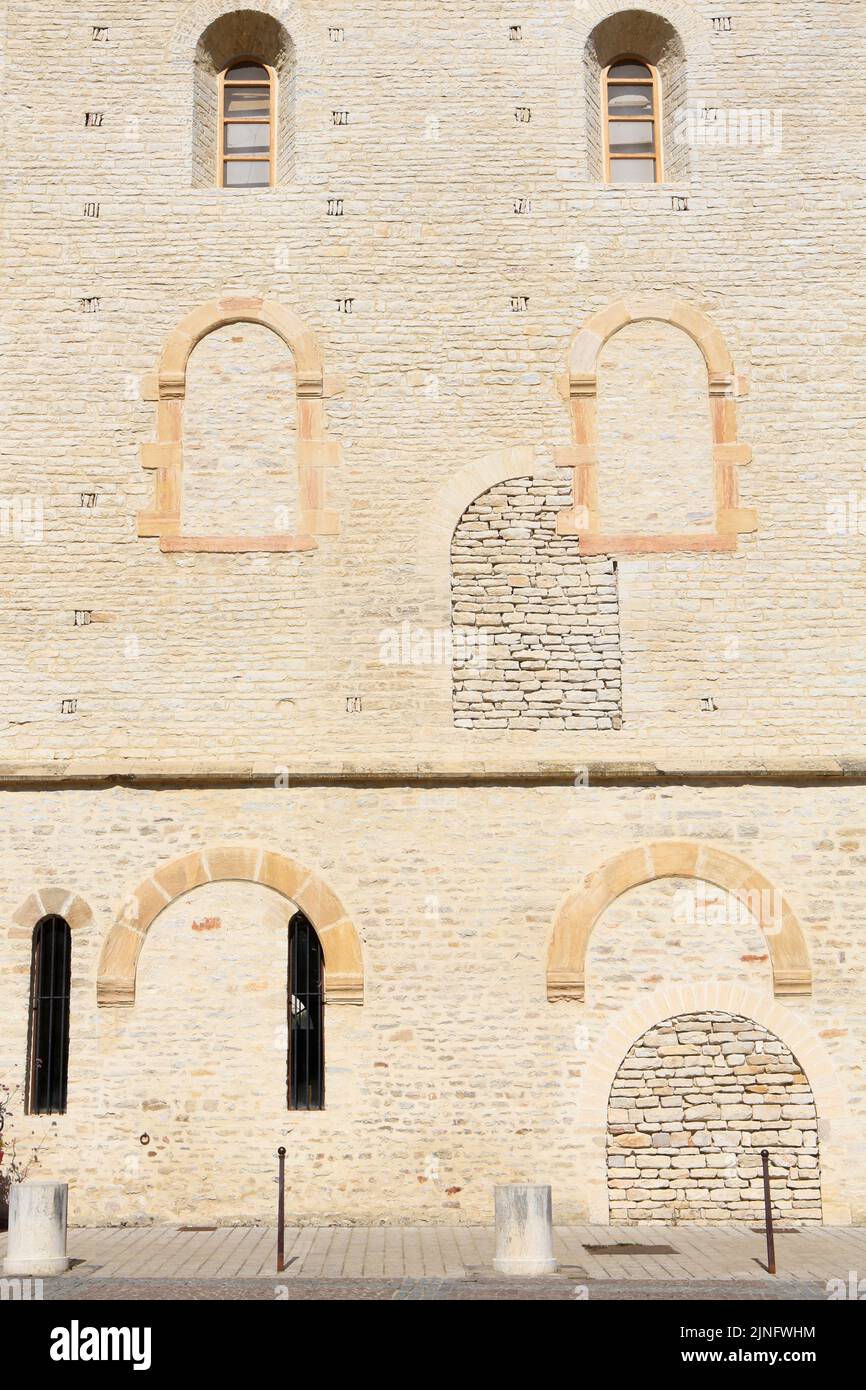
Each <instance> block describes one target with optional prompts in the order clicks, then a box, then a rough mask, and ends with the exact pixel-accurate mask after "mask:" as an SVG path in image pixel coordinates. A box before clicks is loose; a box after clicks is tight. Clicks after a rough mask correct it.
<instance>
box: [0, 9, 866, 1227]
mask: <svg viewBox="0 0 866 1390" xmlns="http://www.w3.org/2000/svg"><path fill="white" fill-rule="evenodd" d="M722 21H724V22H722ZM864 26H866V21H864V15H863V7H862V5H861V4H859V3H857V0H824V3H823V4H822V5H821V6H820V7H816V6H815V5H814V4H813V3H811V0H810V2H809V3H807V0H790V3H786V4H785V5H782V4H780V3H779V0H731V2H730V4H729V5H728V6H727V7H726V8H725V13H724V15H721V14H720V13H719V11H718V7H714V6H712V5H710V3H709V0H654V3H653V5H652V9H651V11H649V10H647V11H644V10H640V9H635V6H634V0H586V3H584V4H579V5H575V4H574V3H573V0H525V3H523V4H522V5H521V6H520V7H519V10H517V9H515V10H514V11H513V12H512V13H508V14H505V13H504V12H503V7H502V6H501V4H500V3H499V0H473V3H472V4H471V5H466V4H465V3H462V0H460V3H458V0H436V3H430V2H428V0H388V3H387V4H385V3H382V0H353V3H352V4H351V5H345V4H341V3H339V0H326V2H325V3H318V4H312V3H308V0H261V2H260V3H256V4H250V5H249V6H247V5H246V4H244V6H243V8H242V9H241V10H238V8H237V6H236V5H235V4H233V3H232V0H160V3H159V4H155V5H147V6H143V5H136V4H132V3H129V0H103V3H102V4H101V5H100V9H99V13H98V14H90V13H83V12H81V10H80V9H79V8H78V7H75V6H66V7H60V6H54V7H52V11H51V14H50V17H49V16H47V15H46V7H45V6H44V5H40V4H37V3H35V0H21V2H20V3H17V4H15V5H14V6H6V7H0V47H2V52H3V82H4V110H5V111H6V112H7V113H8V114H9V120H7V122H6V126H5V131H4V134H3V136H2V143H3V158H4V172H5V187H4V204H3V220H4V265H3V277H4V296H5V297H4V307H5V314H4V325H5V330H4V331H5V344H4V347H5V350H4V352H3V353H2V354H0V393H2V400H3V402H4V404H5V405H6V410H5V413H4V421H3V430H2V434H0V588H2V593H3V597H4V602H3V605H2V609H0V689H2V699H0V868H2V874H0V1083H4V1084H8V1085H10V1086H11V1087H12V1088H13V1099H12V1102H11V1111H12V1114H11V1118H10V1119H9V1120H7V1123H6V1128H5V1129H4V1141H5V1140H6V1139H7V1138H8V1139H14V1141H15V1144H16V1151H17V1154H18V1156H19V1158H20V1159H21V1160H22V1162H24V1163H25V1164H26V1165H27V1166H28V1171H29V1173H30V1176H32V1177H41V1178H44V1179H47V1180H56V1181H60V1182H68V1183H69V1215H70V1221H71V1222H72V1223H75V1222H80V1221H88V1222H92V1223H99V1222H102V1221H108V1222H122V1221H134V1222H140V1223H149V1222H180V1223H182V1224H186V1223H190V1224H202V1223H204V1224H217V1223H220V1222H247V1221H269V1220H272V1219H273V1207H274V1192H275V1189H274V1183H273V1177H274V1175H275V1154H276V1150H277V1148H278V1146H280V1145H281V1144H285V1146H286V1148H287V1171H288V1184H287V1190H288V1194H289V1196H288V1211H287V1215H288V1218H289V1219H290V1220H291V1221H293V1222H295V1223H297V1224H304V1223H310V1222H316V1221H319V1222H326V1223H328V1224H339V1223H341V1222H348V1223H353V1222H354V1223H361V1224H363V1223H367V1224H370V1225H379V1224H382V1223H386V1222H408V1223H425V1222H428V1223H432V1224H440V1223H442V1222H451V1223H455V1224H458V1223H480V1222H485V1221H488V1220H489V1218H490V1212H491V1189H492V1187H493V1186H494V1185H495V1184H503V1183H512V1182H532V1183H542V1184H547V1183H550V1184H551V1185H552V1187H553V1201H554V1208H555V1211H556V1214H557V1219H558V1220H561V1221H564V1222H565V1221H571V1220H573V1221H584V1220H586V1219H592V1220H594V1221H608V1220H609V1219H611V1217H612V1218H613V1219H615V1220H622V1221H626V1222H638V1223H639V1222H642V1221H645V1220H648V1219H657V1218H658V1217H659V1215H663V1216H664V1217H665V1219H668V1218H669V1217H670V1218H671V1219H673V1218H674V1217H675V1219H676V1220H678V1221H679V1220H682V1221H693V1220H700V1221H711V1220H712V1221H716V1220H718V1221H720V1222H724V1221H728V1220H736V1221H742V1222H746V1223H754V1221H755V1200H756V1198H755V1192H756V1188H755V1167H754V1153H755V1148H756V1146H757V1144H758V1142H759V1137H760V1136H762V1135H763V1136H765V1137H766V1139H767V1146H768V1147H769V1148H770V1149H771V1150H772V1152H773V1155H774V1190H775V1192H776V1200H777V1203H778V1210H779V1214H780V1215H781V1216H783V1217H784V1220H785V1221H786V1222H791V1223H795V1222H796V1223H798V1222H800V1221H807V1220H808V1221H810V1222H817V1221H818V1220H823V1221H824V1222H827V1223H835V1224H844V1223H846V1222H849V1221H851V1220H855V1221H861V1222H862V1221H864V1220H866V1179H864V1172H863V1163H862V1154H863V1151H864V1146H866V1084H864V1068H863V1051H864V1045H866V1002H864V994H863V988H862V984H861V982H862V980H863V979H864V971H866V894H864V892H863V880H864V874H866V730H864V721H863V717H862V716H863V708H864V699H866V645H864V641H863V631H864V614H866V577H864V535H866V522H864V520H863V515H864V512H866V491H864V473H863V462H864V457H866V438H864V419H863V408H862V404H861V394H860V392H859V389H858V387H859V383H860V382H862V380H863V378H864V373H866V277H864V272H863V254H862V246H863V218H864V205H863V189H862V171H863V167H864V157H866V146H864V123H863V122H862V121H861V120H858V119H856V113H858V112H860V111H862V110H863V109H866V63H864V62H863V55H864V51H866V27H864ZM623 54H636V55H638V56H639V57H640V58H641V59H642V61H643V62H644V63H645V64H647V65H649V67H650V68H651V69H653V70H654V72H655V79H654V80H655V82H656V94H657V97H658V125H657V134H658V136H659V138H660V139H661V142H662V148H661V156H662V158H661V168H662V181H661V182H659V183H646V184H636V183H623V184H611V183H608V182H606V181H605V159H604V142H603V128H604V120H605V116H606V113H605V112H604V111H603V110H602V103H601V81H602V74H603V72H604V70H605V68H606V67H607V66H608V65H609V64H611V63H613V62H615V61H616V59H617V58H619V57H621V56H622V55H623ZM840 54H845V55H850V57H849V61H848V62H847V63H845V64H844V65H843V66H844V74H843V77H842V78H841V79H840V73H841V71H842V69H841V67H840ZM239 56H240V57H244V58H251V59H255V60H257V61H258V62H259V63H262V64H265V65H266V66H267V68H268V69H269V70H270V81H271V83H272V84H273V87H272V95H273V106H272V109H271V121H270V132H269V133H270V135H271V136H272V137H273V142H274V144H273V154H274V159H273V186H272V187H264V188H261V189H251V188H237V189H224V188H221V187H219V186H217V163H218V150H219V139H220V131H219V128H218V123H219V119H220V111H221V106H220V81H221V74H222V73H223V71H224V70H225V68H226V66H227V65H228V64H230V63H231V62H232V61H234V59H236V58H237V57H239ZM749 113H757V115H756V116H754V117H752V116H750V115H749ZM852 113H854V118H853V119H852ZM614 133H615V132H614ZM404 624H405V625H406V626H405V628H404ZM452 628H453V629H455V630H458V629H459V630H461V631H464V630H465V631H476V632H477V631H478V630H479V629H481V630H482V631H484V632H486V633H487V634H488V640H487V647H486V657H487V664H486V666H485V668H484V669H476V668H475V667H473V666H471V665H467V664H466V663H463V664H461V662H460V660H459V659H458V660H457V661H456V663H455V662H454V661H452V659H451V656H450V650H449V643H448V641H447V638H448V637H449V635H450V634H451V633H452ZM403 631H408V632H409V633H410V634H412V635H413V639H414V635H415V634H420V636H419V640H418V641H414V640H412V641H409V642H407V643H406V644H405V650H404V648H403V646H402V645H401V644H400V643H398V644H397V649H398V651H399V659H397V660H394V659H387V660H386V659H384V657H383V651H386V650H387V651H392V652H393V650H394V644H393V642H388V641H386V640H384V638H383V634H384V635H385V637H387V635H388V634H393V633H397V634H400V633H402V632H403ZM299 908H300V909H301V910H303V912H304V913H305V914H306V915H307V917H308V918H309V920H310V921H311V922H312V924H313V926H314V927H315V929H316V932H317V933H318V935H319V940H320V942H321V946H322V951H323V956H324V967H323V969H324V988H325V1000H326V1002H325V1005H324V1039H325V1040H324V1048H325V1054H324V1055H325V1086H324V1099H325V1104H324V1109H322V1110H317V1111H305V1112H302V1111H298V1110H294V1111H290V1110H288V1108H287V1089H286V1072H287V1050H288V1047H289V1031H290V1026H291V1018H292V1017H293V1015H292V1014H291V1007H292V1006H291V1003H290V1001H289V1000H288V999H287V932H288V923H289V921H290V919H291V918H292V916H293V915H294V913H295V912H296V911H297V910H298V909H299ZM49 915H51V916H55V917H59V918H60V919H62V920H63V921H65V922H67V923H68V925H69V928H70V937H71V973H70V981H69V1055H68V1094H67V1103H66V1108H65V1110H64V1111H62V1113H61V1112H59V1111H58V1112H55V1113H30V1111H32V1110H33V1109H34V1107H33V1106H32V1105H29V1104H28V1101H29V1100H32V1095H31V1090H30V1088H31V1086H32V1079H33V1075H34V1067H36V1068H37V1069H38V1063H39V1058H38V1056H35V1055H34V1053H33V1047H32V1023H33V996H32V981H33V944H34V932H35V931H36V928H37V927H38V926H39V923H40V922H42V921H43V920H44V919H45V918H46V916H49ZM674 1038H675V1039H676V1041H674ZM670 1049H674V1050H673V1051H671V1050H670ZM732 1049H734V1050H732ZM737 1058H742V1059H743V1060H742V1061H736V1060H734V1059H737ZM771 1059H772V1060H771ZM778 1068H781V1070H778ZM764 1086H766V1087H767V1090H766V1091H763V1090H761V1089H760V1088H762V1087H764ZM656 1099H658V1102H659V1104H658V1106H656V1105H655V1104H654V1102H655V1100H656ZM663 1100H665V1101H668V1102H670V1104H667V1105H662V1101H663ZM656 1110H658V1111H659V1112H661V1111H662V1110H665V1111H670V1112H671V1118H670V1119H669V1120H666V1121H665V1125H666V1126H669V1127H662V1126H661V1122H660V1121H657V1120H656V1119H655V1118H654V1112H655V1111H656ZM680 1110H682V1116H681V1118H680ZM795 1111H796V1112H797V1113H794V1112H795ZM696 1112H698V1113H696ZM801 1112H802V1113H801ZM657 1126H658V1127H657ZM668 1141H670V1142H668ZM650 1175H652V1176H650ZM622 1184H624V1185H622Z"/></svg>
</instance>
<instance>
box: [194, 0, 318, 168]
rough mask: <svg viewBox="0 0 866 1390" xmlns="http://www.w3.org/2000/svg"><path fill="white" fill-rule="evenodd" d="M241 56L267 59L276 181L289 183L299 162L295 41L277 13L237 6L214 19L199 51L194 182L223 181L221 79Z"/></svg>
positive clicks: (265, 60) (203, 36)
mask: <svg viewBox="0 0 866 1390" xmlns="http://www.w3.org/2000/svg"><path fill="white" fill-rule="evenodd" d="M240 59H247V60H249V61H252V62H256V63H260V64H263V65H264V66H265V67H266V68H267V69H269V70H270V73H271V76H272V82H273V88H274V90H273V93H272V102H273V109H272V110H271V113H270V115H271V126H272V129H271V139H272V141H273V149H274V153H275V161H274V176H273V182H274V183H276V184H281V183H286V182H288V180H289V179H291V177H292V174H293V171H294V167H295V152H296V132H295V87H296V57H295V45H294V43H293V41H292V38H291V35H290V34H289V33H288V30H287V29H285V28H284V26H283V25H282V24H281V23H280V22H279V20H278V19H276V18H274V16H272V15H269V14H265V13H263V12H262V11H260V10H250V9H237V10H232V11H230V12H229V13H227V14H223V15H220V16H219V17H218V18H216V19H214V20H213V21H212V22H211V23H210V24H209V25H208V26H207V28H206V29H205V30H204V31H203V32H202V34H201V36H200V38H199V40H198V43H197V45H196V50H195V63H194V78H193V141H192V184H193V187H194V188H213V187H215V186H221V184H222V177H221V170H220V168H219V163H220V139H221V132H220V124H221V119H222V111H221V105H222V102H221V92H220V87H221V80H222V77H223V74H225V73H226V72H227V70H228V69H229V68H231V66H232V65H233V64H234V63H236V62H237V61H238V60H240Z"/></svg>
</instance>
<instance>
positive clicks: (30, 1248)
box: [3, 1182, 69, 1275]
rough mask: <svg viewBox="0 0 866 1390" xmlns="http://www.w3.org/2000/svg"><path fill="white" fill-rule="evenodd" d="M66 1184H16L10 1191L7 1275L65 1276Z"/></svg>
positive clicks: (66, 1267)
mask: <svg viewBox="0 0 866 1390" xmlns="http://www.w3.org/2000/svg"><path fill="white" fill-rule="evenodd" d="M68 1195H69V1188H68V1187H67V1185H66V1183H65V1182H16V1183H13V1184H12V1186H11V1188H10V1190H9V1240H8V1244H7V1246H6V1258H5V1260H4V1261H3V1273H4V1274H5V1275H27V1274H32V1275H45V1274H63V1273H65V1271H66V1270H67V1269H68V1268H69V1260H68V1259H67V1256H66V1203H67V1198H68Z"/></svg>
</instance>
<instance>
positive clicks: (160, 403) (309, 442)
mask: <svg viewBox="0 0 866 1390" xmlns="http://www.w3.org/2000/svg"><path fill="white" fill-rule="evenodd" d="M232 323H255V324H260V325H261V326H262V327H263V328H268V329H270V330H271V332H272V333H275V334H276V335H277V337H278V338H280V339H282V341H283V342H284V343H285V344H286V347H287V348H288V349H289V351H290V352H291V354H292V356H293V358H294V360H295V371H296V377H295V382H296V385H295V389H296V392H297V401H298V441H297V467H298V487H299V494H300V506H301V513H300V518H299V530H298V534H297V535H294V536H291V535H287V534H277V535H270V536H185V535H183V533H182V525H183V521H182V517H181V496H182V487H181V480H182V471H183V403H184V399H185V397H186V373H187V365H188V363H189V358H190V354H191V353H192V350H193V348H194V347H195V346H196V344H197V343H199V342H200V341H201V339H202V338H204V337H206V335H207V334H208V333H213V332H214V330H215V329H217V328H224V327H226V326H227V325H229V324H232ZM339 389H340V383H339V382H338V381H337V380H336V379H335V378H328V379H326V378H325V375H324V372H323V368H322V358H321V354H320V352H319V347H318V344H317V342H316V339H315V336H314V334H313V332H312V331H311V329H309V328H308V327H307V325H306V324H305V323H304V322H303V320H302V319H300V318H298V316H297V315H296V314H294V313H292V311H291V310H290V309H286V308H284V307H283V305H281V304H277V303H275V302H274V301H272V300H267V299H260V298H258V297H255V296H249V297H244V296H233V297H232V296H229V297H227V298H225V299H215V300H211V301H210V302H209V303H207V304H202V305H200V306H199V307H198V308H197V309H193V310H192V312H191V313H189V314H187V316H186V318H184V319H182V320H181V322H180V323H179V324H178V325H177V327H176V328H174V329H173V330H172V332H171V333H170V334H169V336H168V339H167V341H166V344H165V346H164V348H163V350H162V354H161V356H160V359H159V367H158V369H157V371H156V372H155V373H152V374H150V375H149V376H146V377H145V378H144V382H143V384H142V396H143V398H144V399H145V400H148V401H154V402H155V403H156V441H155V443H150V444H143V445H142V446H141V466H142V468H147V469H151V470H153V471H154V472H155V474H156V492H155V497H154V504H153V508H152V509H151V510H150V511H148V512H139V515H138V534H139V536H158V537H159V543H160V549H161V550H165V551H211V552H213V551H216V552H223V553H224V552H232V553H234V552H240V551H284V550H313V549H315V548H316V539H315V538H316V536H333V535H336V534H337V533H338V531H339V529H340V528H339V519H338V517H337V514H336V512H332V511H328V510H327V509H326V505H325V499H326V474H327V469H328V467H329V466H331V465H333V464H336V463H338V462H339V459H340V453H341V451H340V445H339V444H338V443H337V442H335V441H334V440H332V439H329V437H328V433H327V424H326V419H325V404H324V403H325V398H326V396H327V395H329V394H330V395H333V394H335V393H336V392H337V391H338V390H339Z"/></svg>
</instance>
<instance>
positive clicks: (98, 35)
mask: <svg viewBox="0 0 866 1390" xmlns="http://www.w3.org/2000/svg"><path fill="white" fill-rule="evenodd" d="M90 38H91V40H92V42H93V43H108V29H107V27H106V26H105V25H104V24H94V25H93V28H92V29H91V31H90Z"/></svg>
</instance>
